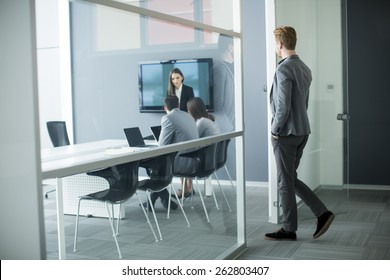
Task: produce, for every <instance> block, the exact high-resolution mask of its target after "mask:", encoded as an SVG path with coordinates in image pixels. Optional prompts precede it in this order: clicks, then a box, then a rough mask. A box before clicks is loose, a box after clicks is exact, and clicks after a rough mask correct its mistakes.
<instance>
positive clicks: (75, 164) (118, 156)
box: [41, 139, 157, 179]
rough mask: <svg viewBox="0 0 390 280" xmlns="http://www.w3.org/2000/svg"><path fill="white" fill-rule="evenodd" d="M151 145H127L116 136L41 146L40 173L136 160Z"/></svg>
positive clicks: (60, 174) (72, 171)
mask: <svg viewBox="0 0 390 280" xmlns="http://www.w3.org/2000/svg"><path fill="white" fill-rule="evenodd" d="M156 148H157V146H156ZM153 149H154V148H150V147H149V148H130V147H129V146H128V144H127V142H126V141H125V140H120V139H110V140H101V141H95V142H89V143H83V144H75V145H69V146H62V147H56V148H49V149H42V150H41V163H42V177H43V179H48V178H59V177H65V176H70V175H74V174H79V173H83V172H87V171H91V170H95V169H99V168H104V167H108V166H113V165H116V164H121V163H124V162H129V161H134V160H139V159H142V158H146V157H148V155H149V154H150V153H151V150H153Z"/></svg>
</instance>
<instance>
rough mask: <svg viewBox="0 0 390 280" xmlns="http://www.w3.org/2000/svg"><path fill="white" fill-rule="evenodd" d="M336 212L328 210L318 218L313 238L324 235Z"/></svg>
mask: <svg viewBox="0 0 390 280" xmlns="http://www.w3.org/2000/svg"><path fill="white" fill-rule="evenodd" d="M335 216H336V215H335V214H333V213H332V212H330V211H326V212H325V213H324V214H322V215H321V216H319V217H318V218H317V229H316V231H315V233H314V234H313V238H318V237H320V236H321V235H323V234H324V233H325V232H326V231H327V230H328V228H329V226H330V224H331V223H332V222H333V220H334V218H335Z"/></svg>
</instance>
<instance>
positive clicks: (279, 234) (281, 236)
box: [265, 228, 297, 241]
mask: <svg viewBox="0 0 390 280" xmlns="http://www.w3.org/2000/svg"><path fill="white" fill-rule="evenodd" d="M265 239H268V240H292V241H294V240H297V234H296V233H295V232H294V231H285V230H284V229H283V228H281V229H279V230H278V231H275V232H272V233H266V234H265Z"/></svg>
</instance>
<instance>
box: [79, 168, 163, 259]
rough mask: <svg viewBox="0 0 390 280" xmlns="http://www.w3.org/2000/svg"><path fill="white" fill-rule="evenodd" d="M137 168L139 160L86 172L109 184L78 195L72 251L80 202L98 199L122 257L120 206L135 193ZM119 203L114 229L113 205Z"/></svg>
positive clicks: (151, 227) (147, 218)
mask: <svg viewBox="0 0 390 280" xmlns="http://www.w3.org/2000/svg"><path fill="white" fill-rule="evenodd" d="M138 168H139V161H134V162H128V163H124V164H120V165H116V166H113V167H109V168H105V169H102V170H97V171H93V172H88V173H87V174H88V175H91V176H98V177H102V178H104V179H106V180H107V181H108V184H109V188H108V189H106V190H103V191H99V192H95V193H91V194H87V195H83V196H80V197H79V201H78V208H77V216H76V227H75V235H74V247H73V251H75V252H76V251H77V233H78V224H79V214H80V203H81V201H82V200H93V201H100V202H103V203H105V205H106V207H107V213H108V217H109V222H110V226H111V230H112V234H113V236H114V240H115V244H116V247H117V250H118V255H119V258H122V254H121V251H120V249H119V245H118V240H117V237H116V236H117V235H118V234H119V220H120V218H121V217H120V213H121V211H120V207H121V204H122V203H124V202H125V201H127V200H128V199H129V198H131V197H132V196H133V195H136V196H137V197H138V195H137V193H136V191H137V187H138ZM138 200H139V202H140V203H141V199H140V198H139V197H138ZM109 204H110V205H111V211H110V208H109ZM115 204H119V213H118V215H117V224H116V230H115V229H114V221H113V220H114V219H115V213H114V205H115ZM141 208H142V211H143V212H144V215H145V217H146V220H147V222H148V224H149V226H150V229H151V230H152V233H153V235H154V238H155V241H156V242H158V239H157V236H156V234H155V232H154V229H153V226H152V224H151V222H150V220H149V217H148V215H147V214H146V211H145V209H144V208H143V207H141Z"/></svg>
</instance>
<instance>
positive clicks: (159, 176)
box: [138, 152, 190, 240]
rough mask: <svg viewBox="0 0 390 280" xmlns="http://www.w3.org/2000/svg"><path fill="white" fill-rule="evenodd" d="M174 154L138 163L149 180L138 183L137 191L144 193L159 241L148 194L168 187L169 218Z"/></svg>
mask: <svg viewBox="0 0 390 280" xmlns="http://www.w3.org/2000/svg"><path fill="white" fill-rule="evenodd" d="M176 154H177V152H173V153H169V154H164V155H161V156H157V157H153V158H148V159H144V160H142V161H141V162H140V167H142V168H145V169H146V173H147V175H148V176H149V178H148V179H144V180H141V181H139V182H138V190H141V191H145V192H146V195H147V206H148V207H147V209H151V210H152V213H153V217H154V220H155V222H156V226H157V230H158V233H159V235H160V239H161V240H162V234H161V231H160V227H159V224H158V221H157V218H156V213H155V211H154V207H149V205H151V206H152V205H153V203H152V201H151V197H150V194H151V193H154V192H160V191H162V190H164V189H166V188H168V187H169V201H168V214H167V218H169V211H170V204H171V193H172V190H173V187H172V184H171V182H172V178H173V160H174V158H175V155H176ZM174 194H175V195H176V199H177V201H178V204H179V207H180V209H181V211H182V212H183V215H184V218H185V219H186V221H187V225H188V226H190V223H189V221H188V218H187V215H186V213H185V212H184V209H183V207H182V204H181V203H180V201H179V199H178V197H177V194H176V192H174Z"/></svg>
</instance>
